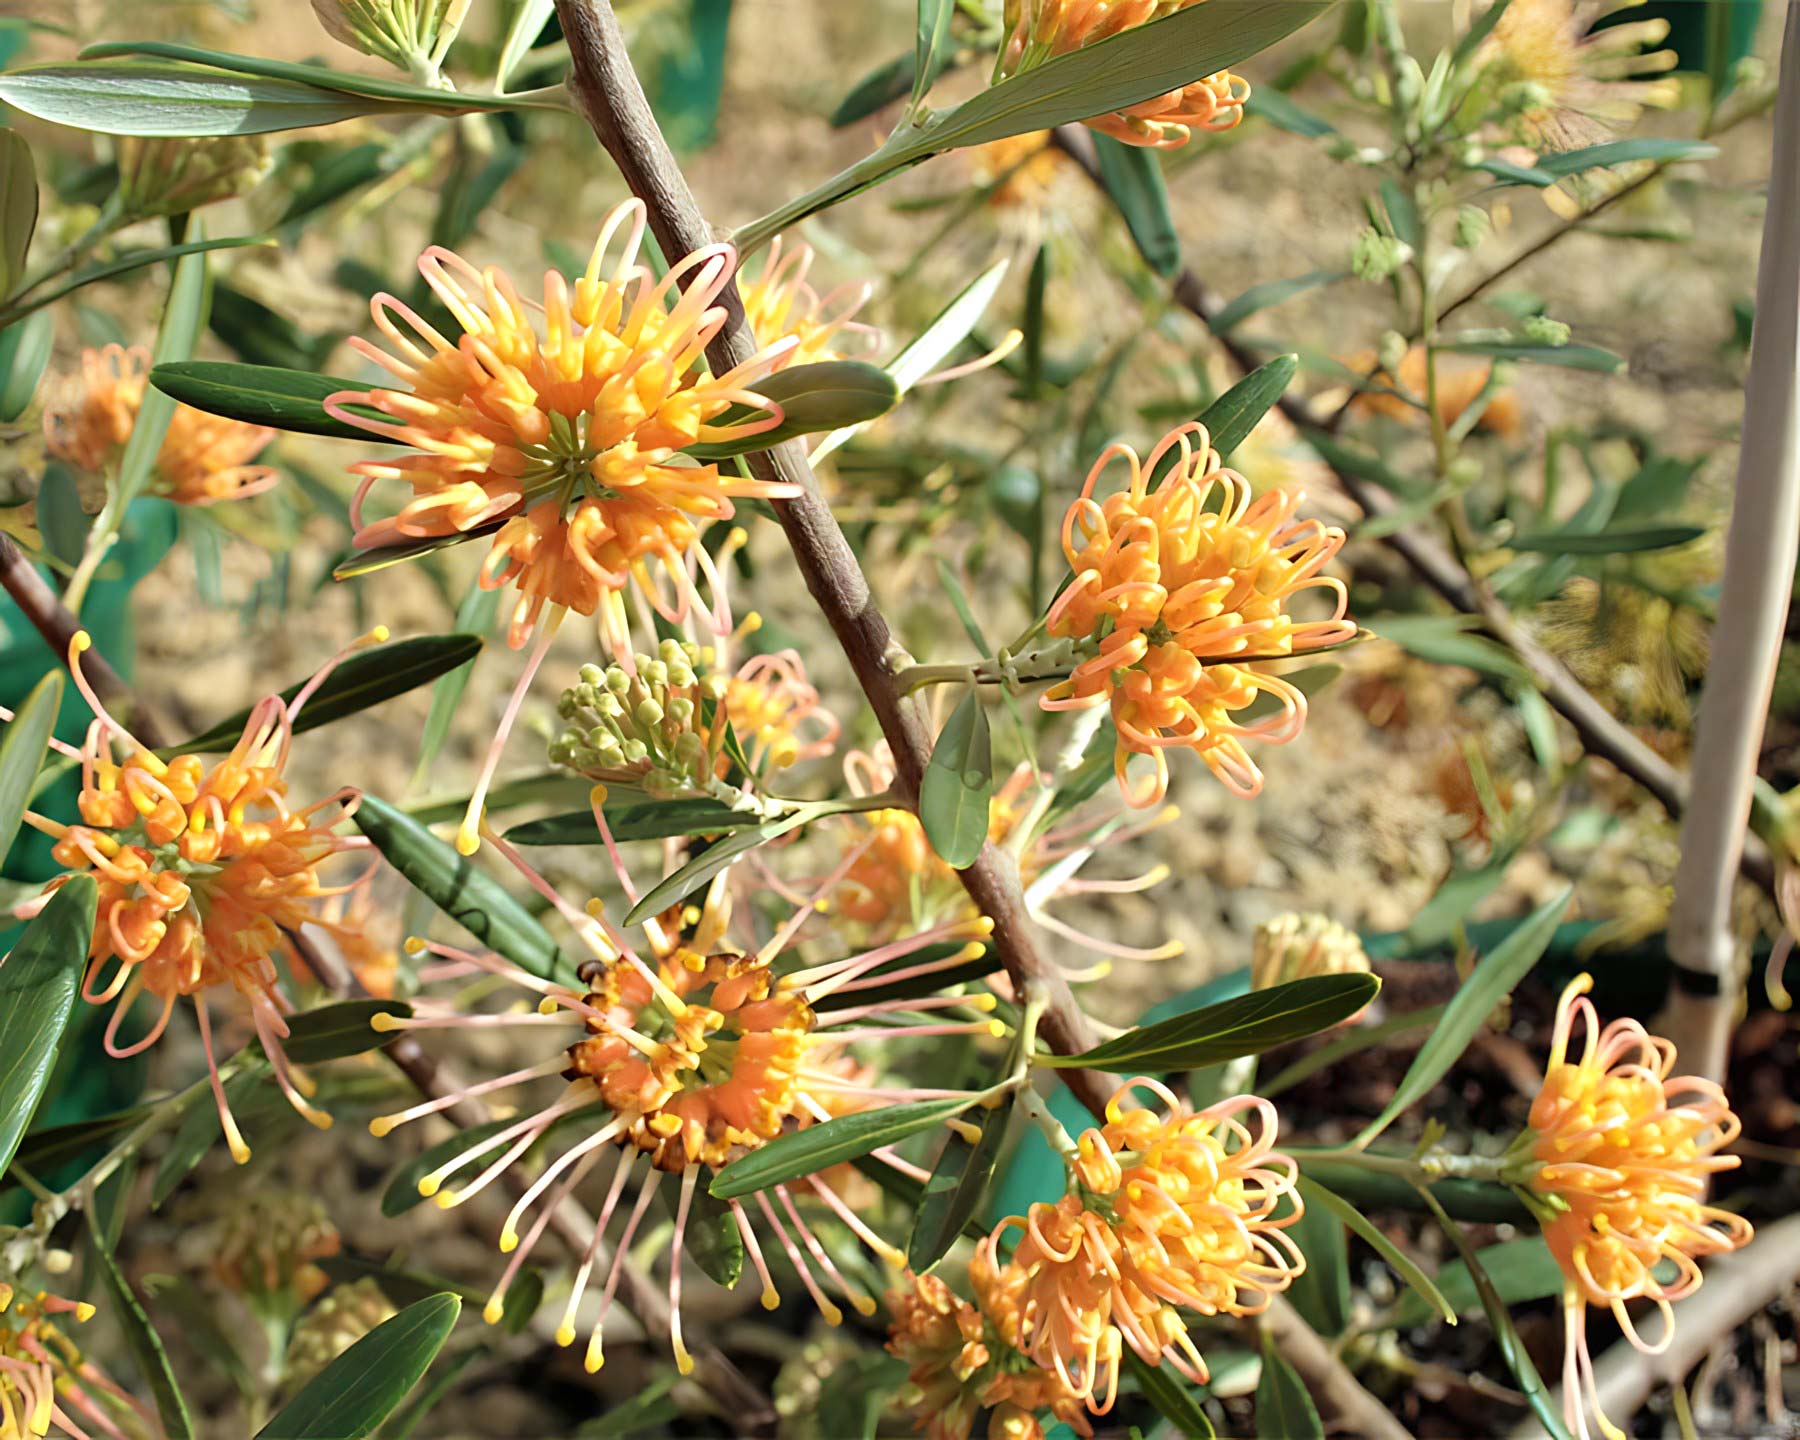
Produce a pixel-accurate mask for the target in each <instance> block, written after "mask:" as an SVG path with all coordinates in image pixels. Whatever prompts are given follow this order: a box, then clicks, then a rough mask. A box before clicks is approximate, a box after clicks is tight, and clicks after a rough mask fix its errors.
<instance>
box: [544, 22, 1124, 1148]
mask: <svg viewBox="0 0 1800 1440" xmlns="http://www.w3.org/2000/svg"><path fill="white" fill-rule="evenodd" d="M556 10H557V14H558V16H559V17H560V18H561V20H562V28H563V35H564V36H565V38H567V40H568V42H569V54H570V58H571V61H572V62H573V69H572V72H571V74H570V77H569V88H570V89H571V91H572V92H573V93H574V97H575V103H576V105H577V107H578V108H579V109H580V111H581V113H582V114H583V115H585V116H586V117H587V121H588V123H589V124H590V125H591V126H593V128H594V133H595V134H596V135H597V136H598V137H599V139H600V143H601V144H602V145H603V146H605V148H606V150H607V153H608V154H610V155H611V156H612V158H613V161H614V162H615V163H616V164H617V165H618V167H619V170H620V172H621V173H622V174H623V175H624V177H625V183H626V184H627V185H629V186H630V187H631V191H632V193H633V194H635V195H637V196H638V197H639V198H641V199H642V200H643V201H644V203H645V204H646V205H647V206H648V208H649V212H650V228H651V230H652V231H653V232H654V233H655V235H656V239H657V242H658V244H659V245H660V246H661V248H662V252H663V255H664V256H665V257H666V258H667V259H668V261H669V263H670V264H675V263H676V262H678V261H679V260H680V259H681V257H683V256H685V255H688V254H691V253H692V252H693V251H695V250H697V249H699V248H701V247H702V246H704V245H709V244H711V243H712V242H713V233H712V230H711V228H710V227H709V226H708V225H707V223H706V220H705V219H704V217H703V216H702V215H701V213H700V209H699V207H698V206H697V205H696V204H695V203H694V197H693V195H692V193H691V192H690V191H689V190H688V186H687V181H686V179H685V178H684V177H683V176H682V173H681V169H680V167H679V166H678V165H677V164H676V163H675V157H674V156H673V155H672V154H671V153H670V151H669V147H668V145H667V143H666V142H665V141H664V139H663V136H662V132H661V130H660V129H658V127H657V124H656V119H655V117H654V116H653V115H652V114H651V112H650V105H649V102H648V101H647V100H646V99H645V98H644V91H643V87H642V86H641V85H640V84H639V83H638V78H637V74H636V72H635V71H634V70H633V69H632V67H631V60H630V58H629V56H628V55H627V54H626V51H625V42H624V37H623V35H622V34H621V32H620V30H619V22H618V19H617V17H616V16H614V14H613V11H612V6H611V4H610V3H608V0H556ZM719 303H720V304H722V305H723V306H724V307H725V308H726V310H727V312H728V318H727V320H726V323H725V325H724V327H723V328H722V329H721V330H720V332H719V335H718V338H717V339H715V340H714V341H713V343H712V346H711V347H710V349H709V350H708V352H707V355H708V360H709V363H710V364H711V365H712V368H713V371H714V373H716V374H724V373H725V372H726V371H727V370H729V369H731V368H732V367H734V366H736V365H739V364H741V363H743V362H744V361H745V360H748V359H749V358H750V357H751V356H752V355H753V354H754V353H755V352H756V348H757V345H756V339H755V337H754V336H753V335H752V334H751V332H750V328H749V326H748V325H747V324H745V323H744V318H743V305H742V302H741V301H740V300H739V298H738V294H737V286H736V284H735V283H728V284H727V285H726V287H725V289H724V291H723V292H722V293H721V294H720V297H719ZM749 465H750V469H751V471H752V472H753V473H754V474H755V476H756V477H757V478H758V479H759V480H781V481H785V482H787V483H789V484H791V485H795V486H797V487H799V490H800V494H799V495H798V496H796V497H795V498H794V499H792V500H777V501H775V502H774V504H775V512H776V515H777V517H778V518H779V519H780V522H781V527H782V529H783V530H784V531H786V533H787V538H788V544H789V546H790V547H791V548H792V550H793V552H794V560H795V563H796V564H797V566H798V567H799V570H800V573H801V576H802V578H804V580H805V581H806V588H807V589H808V590H809V591H810V592H811V593H812V597H813V599H814V600H815V601H816V602H817V603H818V605H819V608H820V609H821V610H822V611H823V612H824V615H825V618H826V620H827V621H828V622H829V623H830V625H831V628H832V631H833V632H834V633H835V634H836V636H837V638H838V643H839V644H840V645H841V646H842V647H843V650H844V654H845V655H846V656H847V657H848V659H849V661H850V667H851V669H852V670H853V671H855V673H856V678H857V681H858V683H859V684H861V686H862V688H863V692H864V694H865V695H867V697H868V700H869V705H870V707H871V708H872V709H873V710H874V712H875V718H876V720H877V721H878V722H879V723H880V725H881V732H882V734H883V735H884V736H886V737H887V742H888V746H889V748H890V749H891V750H892V751H893V755H894V766H895V770H896V772H897V773H896V777H895V787H894V788H895V790H896V792H897V794H898V796H899V798H900V799H901V800H903V802H904V803H905V804H906V805H907V806H908V807H909V808H910V807H912V806H913V805H915V804H916V803H917V796H918V792H919V780H920V777H921V776H922V775H923V774H924V771H925V765H926V762H927V761H928V760H929V758H930V756H931V733H930V731H929V729H928V728H927V727H926V723H925V716H924V712H923V711H922V710H921V709H920V708H919V706H918V704H917V703H916V702H915V701H913V700H912V699H910V698H908V697H907V696H906V695H904V694H903V693H902V692H901V688H900V686H899V685H898V684H897V683H896V675H897V673H898V671H899V670H901V669H903V668H905V666H906V664H907V663H908V662H907V656H906V653H905V651H904V650H903V649H902V648H901V647H900V645H899V644H898V643H897V642H896V641H895V639H894V637H893V635H892V633H891V632H890V631H889V629H888V624H887V620H886V618H885V617H884V616H883V615H882V613H881V611H880V609H879V608H877V606H876V604H875V601H874V599H873V597H872V596H871V595H870V593H869V583H868V580H867V579H866V578H865V577H864V575H863V573H862V567H861V566H860V565H858V564H857V561H856V556H855V554H854V553H853V552H852V551H851V549H850V545H849V542H848V541H846V540H845V539H844V533H843V531H842V530H840V529H839V528H838V523H837V520H836V518H835V517H834V516H833V515H832V513H831V508H830V507H829V506H828V505H827V504H826V503H825V500H824V498H823V497H822V496H821V494H820V493H819V486H818V482H817V481H816V480H815V479H814V478H813V473H812V467H811V466H810V465H809V464H808V463H807V459H806V451H805V449H804V447H802V446H801V445H800V443H799V442H798V441H789V442H787V443H786V444H784V445H781V446H778V447H777V448H775V449H773V450H769V451H764V452H761V453H758V454H755V455H752V456H750V457H749ZM958 873H959V877H960V878H961V880H962V883H963V887H964V888H965V889H966V890H967V891H968V892H969V896H970V898H971V899H972V900H973V901H974V902H975V904H976V906H977V907H978V908H979V910H980V912H981V913H982V914H983V915H986V916H987V917H988V918H989V919H991V920H992V921H993V922H994V935H993V945H994V950H995V953H996V954H997V955H998V956H999V958H1000V960H1001V962H1002V963H1003V964H1004V965H1005V967H1006V972H1007V974H1008V975H1009V976H1010V977H1011V979H1012V982H1013V984H1014V986H1015V987H1017V989H1018V990H1019V992H1020V993H1023V992H1024V990H1025V987H1026V986H1027V985H1028V984H1030V983H1031V982H1033V981H1036V982H1038V983H1040V984H1042V985H1043V986H1044V988H1045V990H1046V992H1047V993H1048V995H1049V1005H1048V1007H1047V1009H1046V1010H1045V1012H1044V1018H1043V1023H1042V1025H1041V1026H1040V1032H1041V1033H1042V1035H1043V1037H1044V1039H1045V1041H1046V1042H1047V1043H1048V1044H1049V1045H1050V1046H1051V1048H1052V1049H1054V1050H1056V1051H1057V1052H1058V1053H1059V1054H1063V1055H1078V1054H1080V1053H1081V1052H1082V1051H1084V1050H1089V1049H1092V1048H1093V1046H1094V1044H1095V1035H1094V1031H1093V1029H1092V1027H1091V1026H1090V1025H1089V1024H1088V1020H1087V1016H1086V1015H1085V1014H1084V1013H1083V1012H1082V1010H1081V1009H1080V1007H1079V1006H1078V1005H1076V1003H1075V998H1074V996H1073V995H1072V994H1071V993H1070V991H1069V986H1068V982H1067V981H1066V980H1064V979H1063V977H1062V975H1061V973H1060V972H1059V971H1058V970H1056V968H1055V967H1054V966H1051V965H1049V964H1047V963H1046V962H1045V961H1044V958H1043V957H1042V955H1040V954H1039V952H1038V948H1037V938H1036V936H1035V935H1034V933H1033V931H1032V926H1031V922H1030V920H1029V919H1028V918H1027V916H1026V913H1025V897H1024V894H1023V892H1022V891H1021V889H1020V887H1019V877H1018V868H1017V866H1016V865H1015V864H1014V863H1013V861H1012V858H1011V857H1010V856H1009V855H1008V854H1006V852H1005V851H1003V850H1001V849H1000V848H999V847H997V846H995V845H992V844H987V845H984V846H983V847H982V849H981V854H980V855H979V856H978V857H977V858H976V860H975V863H974V864H973V865H971V866H970V867H969V868H968V869H966V870H963V871H960V872H958ZM1062 1078H1063V1080H1064V1081H1065V1082H1066V1083H1067V1084H1068V1086H1069V1088H1070V1089H1071V1090H1073V1091H1074V1092H1075V1094H1076V1095H1077V1096H1079V1097H1080V1098H1081V1100H1082V1102H1083V1103H1084V1104H1085V1105H1087V1107H1088V1108H1089V1109H1090V1110H1093V1111H1095V1112H1096V1113H1099V1112H1100V1111H1101V1110H1102V1109H1103V1108H1104V1106H1105V1103H1106V1101H1107V1099H1108V1098H1109V1097H1110V1095H1111V1092H1112V1089H1113V1087H1112V1086H1111V1085H1109V1084H1108V1083H1107V1082H1106V1080H1105V1078H1104V1077H1103V1076H1100V1075H1097V1074H1094V1073H1093V1072H1091V1071H1087V1070H1065V1071H1063V1072H1062Z"/></svg>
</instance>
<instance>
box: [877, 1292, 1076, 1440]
mask: <svg viewBox="0 0 1800 1440" xmlns="http://www.w3.org/2000/svg"><path fill="white" fill-rule="evenodd" d="M969 1279H970V1282H971V1283H972V1284H973V1285H974V1287H975V1293H976V1298H977V1300H978V1302H979V1304H978V1305H971V1304H969V1302H968V1301H966V1300H964V1299H962V1298H961V1297H960V1296H958V1295H956V1294H955V1293H954V1292H952V1291H951V1289H950V1287H949V1286H948V1285H946V1284H945V1283H944V1282H943V1281H942V1280H940V1279H938V1278H937V1276H935V1275H915V1274H913V1273H912V1272H911V1271H908V1272H907V1273H906V1275H905V1276H904V1277H903V1279H902V1286H903V1287H904V1288H896V1289H894V1290H891V1291H889V1292H888V1297H887V1303H888V1310H889V1311H890V1312H891V1313H892V1315H893V1320H892V1322H891V1323H890V1324H889V1326H888V1340H887V1348H888V1352H889V1353H890V1354H892V1355H896V1356H898V1357H899V1358H900V1359H902V1360H904V1361H906V1363H907V1367H908V1368H907V1379H908V1380H909V1381H910V1382H911V1383H912V1386H913V1389H914V1394H913V1395H911V1396H910V1397H909V1401H910V1403H909V1408H910V1409H911V1411H912V1413H913V1415H914V1417H915V1421H914V1428H915V1429H917V1430H919V1431H921V1432H923V1433H924V1434H925V1435H926V1436H928V1437H929V1440H967V1436H968V1435H969V1433H970V1431H971V1430H972V1429H973V1428H974V1424H975V1417H976V1415H977V1413H978V1412H979V1411H981V1410H984V1409H986V1410H990V1411H991V1412H992V1413H991V1414H990V1415H989V1417H988V1431H987V1433H988V1437H989V1440H1042V1437H1043V1434H1044V1427H1043V1426H1042V1425H1041V1424H1040V1423H1039V1421H1038V1418H1037V1412H1038V1411H1040V1410H1049V1411H1050V1412H1051V1413H1052V1414H1054V1415H1055V1416H1056V1418H1057V1419H1058V1420H1061V1421H1063V1422H1064V1423H1065V1424H1067V1425H1068V1426H1070V1428H1072V1429H1073V1430H1075V1432H1076V1433H1077V1434H1080V1435H1091V1434H1093V1427H1092V1426H1091V1425H1089V1423H1088V1419H1087V1416H1086V1415H1085V1414H1084V1413H1083V1407H1082V1403H1081V1397H1080V1396H1079V1395H1077V1394H1075V1393H1074V1392H1073V1391H1071V1390H1070V1389H1069V1388H1068V1387H1067V1386H1066V1385H1064V1384H1063V1383H1062V1381H1061V1380H1060V1379H1059V1378H1058V1377H1057V1376H1056V1375H1055V1374H1053V1373H1052V1372H1050V1371H1048V1370H1045V1369H1043V1368H1042V1367H1041V1366H1039V1365H1036V1364H1033V1363H1032V1361H1031V1360H1030V1359H1029V1358H1028V1357H1027V1356H1026V1355H1025V1353H1024V1351H1023V1350H1021V1349H1020V1348H1019V1347H1018V1343H1017V1342H1018V1308H1017V1304H1016V1302H1015V1301H1014V1298H1013V1296H1012V1295H1011V1294H1010V1293H1009V1292H1007V1291H1005V1290H1003V1289H1002V1288H1001V1281H1000V1277H999V1276H998V1275H996V1273H995V1271H994V1270H993V1268H992V1267H991V1266H989V1265H987V1264H986V1263H985V1262H984V1261H983V1260H982V1259H981V1257H979V1256H977V1257H976V1259H975V1261H974V1262H973V1263H972V1264H971V1265H970V1267H969Z"/></svg>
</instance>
